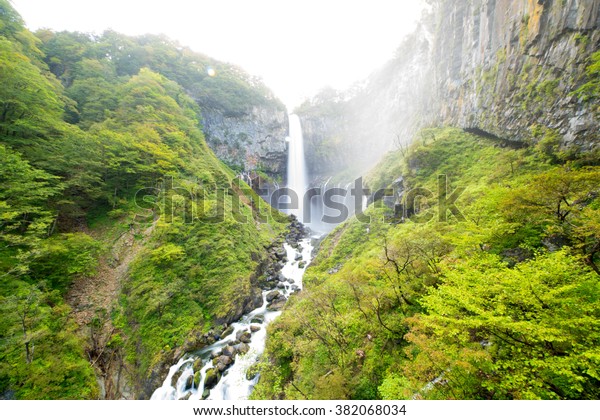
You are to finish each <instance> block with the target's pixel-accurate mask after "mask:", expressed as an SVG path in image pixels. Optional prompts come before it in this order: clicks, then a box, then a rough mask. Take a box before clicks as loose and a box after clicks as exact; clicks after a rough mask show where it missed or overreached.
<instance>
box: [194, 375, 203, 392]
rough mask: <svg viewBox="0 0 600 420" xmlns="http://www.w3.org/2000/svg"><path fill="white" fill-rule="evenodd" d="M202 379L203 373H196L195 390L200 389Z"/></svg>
mask: <svg viewBox="0 0 600 420" xmlns="http://www.w3.org/2000/svg"><path fill="white" fill-rule="evenodd" d="M200 378H202V372H200V371H197V372H195V373H194V388H195V389H198V388H199V387H200Z"/></svg>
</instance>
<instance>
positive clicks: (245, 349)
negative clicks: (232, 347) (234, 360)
mask: <svg viewBox="0 0 600 420" xmlns="http://www.w3.org/2000/svg"><path fill="white" fill-rule="evenodd" d="M236 350H237V353H238V354H240V355H244V354H246V353H248V352H249V351H250V346H249V345H248V344H246V343H241V344H239V345H238V346H236Z"/></svg>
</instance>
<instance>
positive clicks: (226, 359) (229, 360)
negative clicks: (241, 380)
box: [218, 356, 233, 366]
mask: <svg viewBox="0 0 600 420" xmlns="http://www.w3.org/2000/svg"><path fill="white" fill-rule="evenodd" d="M218 361H219V363H222V364H224V365H225V366H229V365H231V364H233V358H231V357H229V356H220V357H219V359H218Z"/></svg>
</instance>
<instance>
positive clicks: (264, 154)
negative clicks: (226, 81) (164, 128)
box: [202, 104, 288, 175]
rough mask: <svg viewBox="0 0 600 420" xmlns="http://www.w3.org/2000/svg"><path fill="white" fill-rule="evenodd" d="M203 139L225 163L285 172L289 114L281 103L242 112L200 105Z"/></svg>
mask: <svg viewBox="0 0 600 420" xmlns="http://www.w3.org/2000/svg"><path fill="white" fill-rule="evenodd" d="M202 118H203V125H204V134H205V137H206V142H207V143H208V145H209V146H210V148H211V149H212V150H213V151H214V152H215V154H216V155H217V156H218V157H219V158H220V159H221V160H223V161H224V162H226V163H227V164H230V165H233V166H236V167H240V168H243V170H244V171H252V170H254V169H257V168H258V167H260V168H261V169H262V170H264V171H266V172H268V173H271V174H277V175H283V174H284V173H285V168H286V163H287V145H286V141H285V140H286V137H287V135H288V118H287V113H286V110H285V108H284V107H283V106H277V105H276V104H273V106H264V107H254V108H252V110H251V111H249V112H248V113H246V114H244V115H226V114H225V113H224V112H223V111H221V110H213V109H210V108H206V107H203V108H202Z"/></svg>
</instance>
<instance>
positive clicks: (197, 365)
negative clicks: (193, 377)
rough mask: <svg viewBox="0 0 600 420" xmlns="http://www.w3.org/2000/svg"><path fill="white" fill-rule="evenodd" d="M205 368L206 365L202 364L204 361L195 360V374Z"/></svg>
mask: <svg viewBox="0 0 600 420" xmlns="http://www.w3.org/2000/svg"><path fill="white" fill-rule="evenodd" d="M203 366H204V363H202V359H200V358H198V359H196V360H194V365H193V366H192V369H194V372H200V371H201V370H202V367H203Z"/></svg>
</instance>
